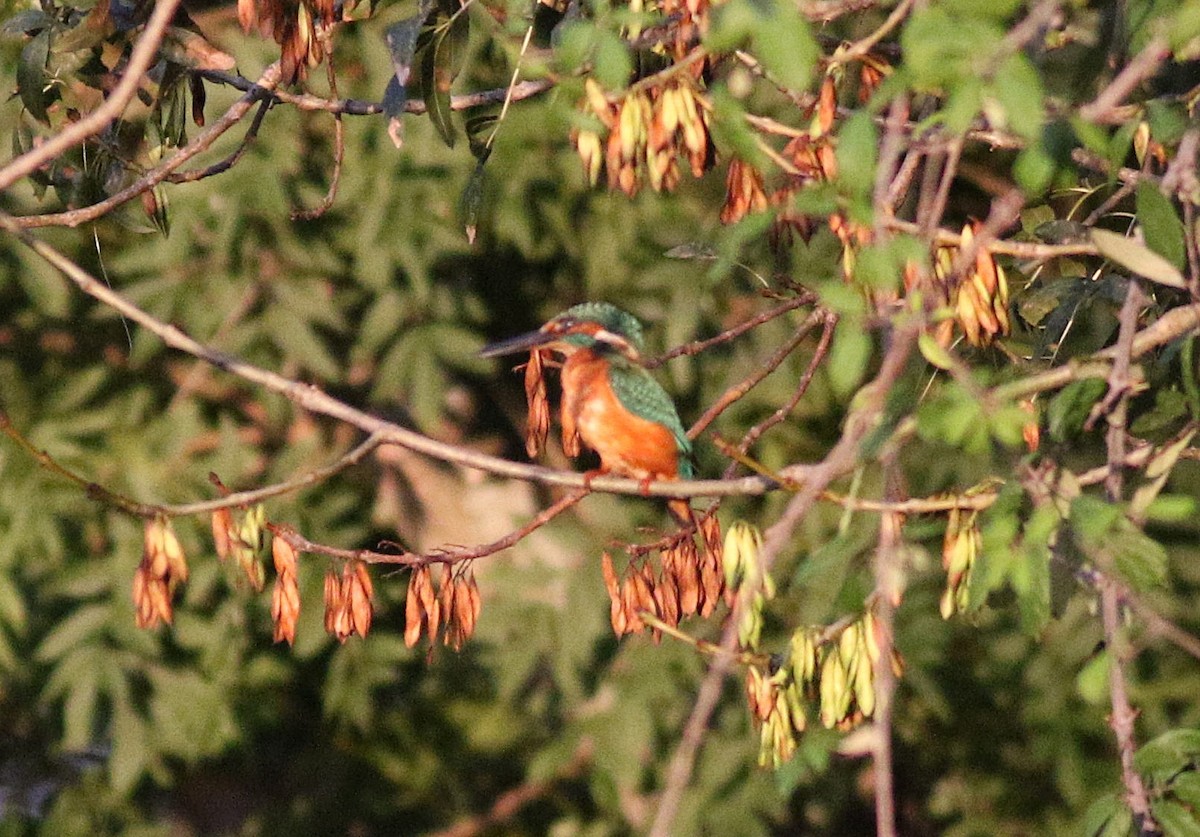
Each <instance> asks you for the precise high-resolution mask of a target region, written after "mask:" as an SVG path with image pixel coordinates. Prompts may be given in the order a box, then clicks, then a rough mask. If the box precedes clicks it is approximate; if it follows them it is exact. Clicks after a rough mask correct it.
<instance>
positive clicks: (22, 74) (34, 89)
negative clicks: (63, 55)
mask: <svg viewBox="0 0 1200 837" xmlns="http://www.w3.org/2000/svg"><path fill="white" fill-rule="evenodd" d="M49 57H50V30H49V29H43V30H42V31H41V32H39V33H38V34H36V35H34V36H33V38H32V39H31V40H30V41H29V43H27V44H25V47H24V48H23V49H22V50H21V59H20V61H19V62H18V64H17V92H18V94H20V96H21V104H23V105H25V109H26V110H27V111H29V113H30V115H31V116H33V118H34V119H37V120H39V121H40V122H47V119H46V108H47V107H48V106H49V104H50V102H51V101H53V99H52V97H51V95H50V92H49V91H48V90H47V89H46V62H47V61H48V60H49Z"/></svg>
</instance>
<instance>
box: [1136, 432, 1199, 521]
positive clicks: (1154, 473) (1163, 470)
mask: <svg viewBox="0 0 1200 837" xmlns="http://www.w3.org/2000/svg"><path fill="white" fill-rule="evenodd" d="M1195 435H1196V430H1195V428H1193V429H1191V430H1189V431H1187V432H1186V433H1184V434H1183V435H1182V436H1180V437H1179V438H1178V439H1175V440H1174V441H1172V442H1170V443H1169V444H1166V445H1163V446H1162V447H1161V448H1159V449H1158V450H1156V451H1155V452H1154V455H1153V456H1152V457H1151V458H1150V461H1149V462H1147V463H1146V467H1145V468H1144V469H1143V470H1142V474H1143V476H1145V477H1146V480H1147V481H1146V482H1145V483H1144V484H1142V485H1139V486H1138V487H1137V490H1136V491H1134V492H1133V498H1132V499H1131V500H1130V501H1129V516H1130V517H1132V518H1133V519H1134V520H1141V519H1143V518H1144V517H1145V513H1146V510H1147V509H1149V508H1150V504H1151V503H1152V502H1153V501H1154V498H1155V497H1157V496H1158V493H1159V492H1160V491H1162V489H1163V486H1164V485H1166V484H1167V477H1169V476H1170V475H1171V469H1172V468H1174V467H1175V463H1176V462H1178V461H1179V456H1180V455H1181V454H1182V453H1183V451H1184V450H1185V449H1186V448H1187V446H1188V445H1189V444H1190V443H1191V441H1192V439H1193V438H1194V437H1195Z"/></svg>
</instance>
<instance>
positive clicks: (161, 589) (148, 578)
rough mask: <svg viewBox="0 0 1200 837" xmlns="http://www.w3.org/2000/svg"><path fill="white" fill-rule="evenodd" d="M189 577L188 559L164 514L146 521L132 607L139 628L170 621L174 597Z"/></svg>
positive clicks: (134, 580) (135, 574)
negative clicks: (177, 589) (176, 589)
mask: <svg viewBox="0 0 1200 837" xmlns="http://www.w3.org/2000/svg"><path fill="white" fill-rule="evenodd" d="M187 577H188V566H187V559H186V558H185V557H184V554H183V548H182V547H181V546H180V545H179V539H178V538H177V537H175V531H174V529H172V528H171V522H170V521H169V520H167V518H165V517H161V516H159V517H155V518H154V519H152V520H147V521H146V525H145V527H144V529H143V533H142V562H141V563H140V564H139V565H138V568H137V570H136V571H135V572H134V574H133V607H134V616H135V618H136V620H137V626H138V627H139V628H153V627H154V626H155V625H157V624H158V623H159V621H162V622H165V623H166V624H168V625H170V624H171V619H172V617H173V612H172V607H171V597H172V596H173V595H174V593H175V588H176V587H178V586H179V585H180V584H182V583H183V582H185V581H187Z"/></svg>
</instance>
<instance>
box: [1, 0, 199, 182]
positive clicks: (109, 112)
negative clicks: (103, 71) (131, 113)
mask: <svg viewBox="0 0 1200 837" xmlns="http://www.w3.org/2000/svg"><path fill="white" fill-rule="evenodd" d="M179 2H180V0H157V3H156V4H155V6H154V11H153V12H151V14H150V19H149V20H147V21H146V26H145V28H144V29H143V30H142V33H141V35H139V36H138V38H137V43H136V45H135V46H134V48H133V52H131V53H130V55H129V63H127V64H126V65H125V72H124V73H123V74H122V75H121V80H120V81H119V82H117V86H116V87H114V88H113V91H112V93H111V94H109V96H108V98H107V99H105V100H104V102H103V103H102V104H101V105H100V106H99V107H97V108H96V109H95V110H93V111H91V112H90V113H88V114H87V115H86V116H84V117H83V118H81V119H80V120H79V121H77V122H72V123H70V124H68V125H66V126H65V127H64V128H63V129H62V130H61V131H59V132H58V133H57V134H54V135H53V136H50V137H48V138H47V139H46V141H45V142H43V143H41V144H40V145H37V146H35V147H33V148H31V149H30V150H29V151H26V152H25V153H24V154H22V155H21V156H20V157H17V158H16V159H14V160H12V161H11V162H9V163H8V164H7V165H6V166H4V167H3V168H0V192H2V191H4V190H5V189H8V187H10V186H12V185H13V184H14V183H16V182H17V181H18V180H20V179H21V178H22V177H26V176H27V175H29V174H32V173H33V172H34V171H36V170H37V169H38V168H40V167H41V166H43V165H45V164H46V163H48V162H50V161H51V160H53V159H54V158H55V157H59V156H61V155H62V154H63V153H64V152H65V151H67V150H68V149H70V148H74V147H75V146H76V145H79V143H81V142H83V141H84V140H86V139H87V138H88V137H92V136H95V135H96V134H98V133H100V132H101V131H103V130H104V129H105V128H107V127H108V126H109V125H110V124H112V122H113V120H115V119H116V118H117V117H119V116H120V115H121V114H122V113H123V112H124V111H125V107H126V105H128V104H129V102H130V100H131V99H133V96H134V94H135V93H137V89H138V86H139V85H140V84H141V83H142V76H143V75H144V74H145V72H146V70H148V69H149V68H150V65H151V63H153V61H154V59H155V57H156V56H157V55H158V46H159V44H160V43H161V42H162V36H163V33H164V32H165V31H166V30H167V27H168V26H169V25H170V23H171V18H172V17H174V16H175V10H176V9H177V8H178V7H179Z"/></svg>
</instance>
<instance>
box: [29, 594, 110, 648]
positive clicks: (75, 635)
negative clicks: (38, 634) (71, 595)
mask: <svg viewBox="0 0 1200 837" xmlns="http://www.w3.org/2000/svg"><path fill="white" fill-rule="evenodd" d="M108 616H109V613H108V608H107V607H106V606H104V605H101V604H90V605H86V606H84V607H81V608H79V609H78V610H76V611H75V612H74V613H72V614H71V615H70V616H68V617H67V618H66V619H64V620H63V621H62V622H60V623H59V625H58V627H56V628H55V629H54V630H53V631H51V632H50V633H49V634H47V636H46V638H45V639H43V640H42V642H41V644H40V645H39V646H38V650H37V658H38V659H39V660H43V661H52V660H57V659H59V658H60V657H62V656H63V654H66V653H67V652H68V651H70V650H71V649H72V648H75V647H76V646H78V645H84V644H86V643H87V641H88V640H89V639H90V638H91V637H93V636H94V635H95V634H97V633H100V632H101V631H103V630H104V629H105V628H106V627H107V626H108Z"/></svg>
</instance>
